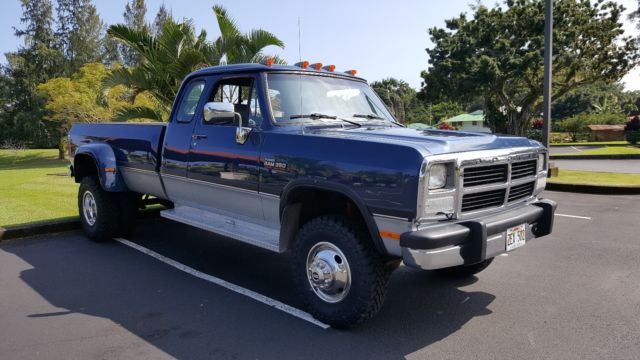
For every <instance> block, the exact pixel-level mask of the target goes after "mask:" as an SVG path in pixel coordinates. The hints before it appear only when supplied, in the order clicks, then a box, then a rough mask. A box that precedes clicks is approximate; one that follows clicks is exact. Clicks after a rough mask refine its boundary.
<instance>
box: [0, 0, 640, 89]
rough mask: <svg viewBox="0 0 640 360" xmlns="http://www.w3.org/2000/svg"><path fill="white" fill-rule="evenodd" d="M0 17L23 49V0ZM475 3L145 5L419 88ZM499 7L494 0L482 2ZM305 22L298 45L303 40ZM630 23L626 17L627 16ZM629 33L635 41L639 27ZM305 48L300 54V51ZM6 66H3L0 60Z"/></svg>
mask: <svg viewBox="0 0 640 360" xmlns="http://www.w3.org/2000/svg"><path fill="white" fill-rule="evenodd" d="M2 1H3V3H4V6H3V10H2V12H0V53H2V54H4V53H5V52H8V51H13V50H15V49H17V47H18V46H19V45H20V40H19V39H17V38H16V37H15V36H13V27H20V15H21V9H20V1H19V0H2ZM126 2H127V0H94V3H95V4H96V7H97V9H98V12H99V13H100V16H101V17H102V19H103V21H104V22H105V23H107V24H114V23H120V22H122V21H123V19H122V13H123V11H124V7H125V4H126ZM473 2H474V1H472V0H448V1H434V0H431V1H425V0H395V1H388V0H369V1H367V0H349V1H335V0H324V1H318V2H314V1H299V0H298V1H293V0H272V1H255V0H254V1H246V0H245V1H237V0H236V1H232V0H228V1H225V0H147V8H148V12H147V20H148V22H152V21H153V18H154V17H155V14H156V12H157V10H158V8H159V7H160V5H161V4H162V3H164V4H165V6H167V7H168V8H170V9H171V11H172V13H173V16H174V18H176V19H183V18H191V19H193V21H194V23H195V25H196V27H197V28H198V29H202V28H204V29H205V30H206V31H207V33H208V37H209V39H210V40H212V39H215V38H216V37H217V36H218V35H219V32H218V30H217V24H216V22H215V17H214V15H213V11H212V10H211V6H212V5H213V4H214V3H215V4H221V5H223V6H224V7H226V8H227V10H228V11H229V13H230V14H231V16H232V17H233V18H235V20H236V22H237V23H238V25H239V27H240V28H241V30H243V31H248V30H250V29H252V28H262V29H265V30H268V31H271V32H272V33H274V34H275V35H277V36H278V37H279V38H280V39H281V40H283V42H284V43H285V45H286V47H285V49H279V48H275V47H270V48H267V49H266V50H267V51H266V52H267V53H269V54H274V55H279V56H281V57H282V58H284V59H285V60H286V61H287V62H288V63H290V64H293V63H295V62H297V61H298V60H299V59H300V53H301V55H302V59H303V60H309V61H311V62H312V63H313V62H321V63H323V64H334V65H336V67H337V70H341V71H346V70H349V69H356V70H358V76H361V77H364V78H365V79H367V80H369V81H375V80H381V79H383V78H386V77H395V78H398V79H402V80H404V81H406V82H408V83H409V84H410V85H411V86H412V87H414V88H416V89H419V88H420V86H421V81H422V78H421V77H420V72H421V71H422V70H425V69H426V68H427V66H428V56H427V53H426V52H425V49H426V48H427V47H430V46H432V45H433V44H432V43H431V42H430V41H429V35H428V29H429V28H431V27H434V26H437V27H443V26H444V20H445V19H450V18H452V17H455V16H458V15H459V14H460V13H462V12H470V11H469V4H470V3H473ZM618 2H620V3H622V4H623V5H625V7H627V8H633V6H637V1H636V0H618ZM484 3H487V4H490V5H492V4H494V3H495V0H490V1H486V0H485V1H484ZM298 19H300V24H301V26H300V40H301V41H300V47H299V42H298ZM625 19H626V18H625ZM625 30H626V31H627V33H629V34H633V35H635V36H637V34H638V31H637V29H636V28H635V26H633V24H631V23H629V22H628V21H627V23H625ZM299 50H301V51H300V52H299ZM0 61H3V62H4V61H5V59H4V57H3V56H0ZM623 82H624V83H625V87H626V88H627V89H628V90H640V68H637V69H635V70H634V71H632V72H631V73H630V74H628V75H627V76H626V77H625V78H624V79H623Z"/></svg>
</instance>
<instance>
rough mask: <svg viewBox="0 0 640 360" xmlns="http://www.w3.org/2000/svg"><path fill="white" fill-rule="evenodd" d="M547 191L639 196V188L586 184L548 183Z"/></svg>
mask: <svg viewBox="0 0 640 360" xmlns="http://www.w3.org/2000/svg"><path fill="white" fill-rule="evenodd" d="M545 190H551V191H564V192H575V193H584V194H604V195H639V194H640V187H639V186H601V185H585V184H560V183H552V182H548V181H547V186H546V187H545Z"/></svg>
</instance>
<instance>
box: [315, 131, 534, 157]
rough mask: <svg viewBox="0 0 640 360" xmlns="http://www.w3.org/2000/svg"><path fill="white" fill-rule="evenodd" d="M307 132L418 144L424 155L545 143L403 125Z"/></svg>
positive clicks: (411, 144)
mask: <svg viewBox="0 0 640 360" xmlns="http://www.w3.org/2000/svg"><path fill="white" fill-rule="evenodd" d="M305 134H306V135H314V136H327V137H332V138H344V139H350V140H357V141H367V142H377V143H393V144H404V145H407V146H411V147H414V148H416V149H417V150H419V151H421V152H423V153H425V155H439V154H446V153H453V152H466V151H477V150H491V149H504V148H516V147H541V146H542V144H540V143H539V142H537V141H534V140H529V139H527V138H524V137H516V136H496V135H493V134H484V133H475V132H463V131H450V130H431V129H429V130H416V129H408V128H401V127H393V128H389V127H377V126H375V127H373V126H372V127H364V126H363V127H362V128H357V129H349V128H316V129H313V130H308V131H305Z"/></svg>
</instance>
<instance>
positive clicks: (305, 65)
mask: <svg viewBox="0 0 640 360" xmlns="http://www.w3.org/2000/svg"><path fill="white" fill-rule="evenodd" d="M295 66H297V67H299V68H302V69H306V68H308V67H309V62H308V61H307V60H305V61H300V62H299V63H296V64H295Z"/></svg>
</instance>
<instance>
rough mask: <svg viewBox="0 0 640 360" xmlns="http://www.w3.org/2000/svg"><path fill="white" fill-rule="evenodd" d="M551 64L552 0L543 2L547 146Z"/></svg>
mask: <svg viewBox="0 0 640 360" xmlns="http://www.w3.org/2000/svg"><path fill="white" fill-rule="evenodd" d="M552 65H553V0H545V4H544V80H543V91H542V97H543V103H542V120H543V125H542V144H543V145H544V146H546V147H547V148H548V147H549V141H550V139H551V81H552V69H551V67H552Z"/></svg>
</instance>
